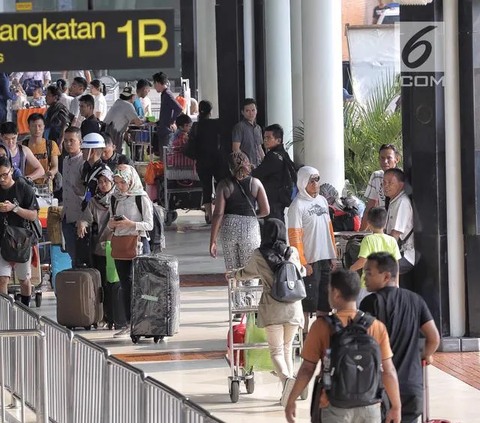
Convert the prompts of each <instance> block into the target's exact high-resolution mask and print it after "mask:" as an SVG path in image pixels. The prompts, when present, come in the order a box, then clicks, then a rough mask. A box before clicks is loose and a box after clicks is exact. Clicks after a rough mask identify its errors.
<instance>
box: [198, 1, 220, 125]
mask: <svg viewBox="0 0 480 423" xmlns="http://www.w3.org/2000/svg"><path fill="white" fill-rule="evenodd" d="M196 18H197V22H196V28H197V31H196V32H197V34H196V35H197V40H196V51H197V74H198V97H199V98H198V99H197V100H198V101H199V102H200V101H201V100H208V101H210V102H211V103H212V104H213V112H212V117H218V81H217V38H216V26H215V0H197V1H196Z"/></svg>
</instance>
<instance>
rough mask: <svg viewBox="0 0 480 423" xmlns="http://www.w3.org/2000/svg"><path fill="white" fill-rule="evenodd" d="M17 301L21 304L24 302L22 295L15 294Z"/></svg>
mask: <svg viewBox="0 0 480 423" xmlns="http://www.w3.org/2000/svg"><path fill="white" fill-rule="evenodd" d="M15 301H18V302H21V301H22V295H21V294H15Z"/></svg>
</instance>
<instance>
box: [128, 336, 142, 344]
mask: <svg viewBox="0 0 480 423" xmlns="http://www.w3.org/2000/svg"><path fill="white" fill-rule="evenodd" d="M130 338H132V342H133V343H134V344H138V341H140V337H139V336H138V335H132V336H131V337H130Z"/></svg>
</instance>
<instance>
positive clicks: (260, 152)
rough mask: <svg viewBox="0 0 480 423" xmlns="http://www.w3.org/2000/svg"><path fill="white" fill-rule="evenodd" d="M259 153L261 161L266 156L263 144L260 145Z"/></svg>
mask: <svg viewBox="0 0 480 423" xmlns="http://www.w3.org/2000/svg"><path fill="white" fill-rule="evenodd" d="M258 154H259V156H260V161H262V160H263V159H264V158H265V151H263V148H262V146H261V145H259V146H258Z"/></svg>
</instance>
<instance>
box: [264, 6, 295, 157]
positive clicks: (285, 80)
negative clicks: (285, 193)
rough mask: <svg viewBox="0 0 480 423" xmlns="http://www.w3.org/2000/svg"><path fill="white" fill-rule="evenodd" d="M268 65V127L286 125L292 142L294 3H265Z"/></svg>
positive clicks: (286, 133)
mask: <svg viewBox="0 0 480 423" xmlns="http://www.w3.org/2000/svg"><path fill="white" fill-rule="evenodd" d="M265 66H266V84H267V125H271V124H272V123H278V124H280V125H282V127H283V129H284V132H285V136H284V142H286V143H288V142H290V141H291V140H292V129H293V125H292V59H291V53H290V0H266V1H265ZM290 150H291V149H290ZM289 153H290V155H292V151H289Z"/></svg>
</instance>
